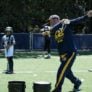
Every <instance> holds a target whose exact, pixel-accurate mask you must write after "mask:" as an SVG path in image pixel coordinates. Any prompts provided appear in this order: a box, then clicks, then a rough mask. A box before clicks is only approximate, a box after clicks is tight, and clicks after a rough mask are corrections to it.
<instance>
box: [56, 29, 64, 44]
mask: <svg viewBox="0 0 92 92" xmlns="http://www.w3.org/2000/svg"><path fill="white" fill-rule="evenodd" d="M63 38H64V29H63V28H59V30H57V31H56V32H55V40H56V41H57V42H58V43H60V42H63Z"/></svg>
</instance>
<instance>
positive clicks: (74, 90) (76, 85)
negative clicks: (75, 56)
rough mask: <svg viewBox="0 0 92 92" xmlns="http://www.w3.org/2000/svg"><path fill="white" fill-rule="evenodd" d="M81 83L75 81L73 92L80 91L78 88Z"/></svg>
mask: <svg viewBox="0 0 92 92" xmlns="http://www.w3.org/2000/svg"><path fill="white" fill-rule="evenodd" d="M81 84H82V82H81V81H80V80H77V83H76V84H75V85H74V88H73V92H78V91H80V90H81V89H80V88H79V87H80V86H81Z"/></svg>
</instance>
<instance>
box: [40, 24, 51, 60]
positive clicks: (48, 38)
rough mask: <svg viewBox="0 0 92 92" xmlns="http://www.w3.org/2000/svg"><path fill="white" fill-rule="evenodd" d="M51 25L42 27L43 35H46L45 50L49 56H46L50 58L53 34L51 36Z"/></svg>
mask: <svg viewBox="0 0 92 92" xmlns="http://www.w3.org/2000/svg"><path fill="white" fill-rule="evenodd" d="M49 28H50V27H49V26H44V28H42V29H41V31H42V35H43V37H44V48H43V49H44V51H46V52H47V56H46V57H45V59H50V58H51V47H50V44H51V36H50V32H49Z"/></svg>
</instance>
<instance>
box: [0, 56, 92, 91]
mask: <svg viewBox="0 0 92 92" xmlns="http://www.w3.org/2000/svg"><path fill="white" fill-rule="evenodd" d="M6 64H7V61H6V59H5V58H0V92H8V82H9V81H25V82H26V89H25V90H26V92H33V88H32V87H33V83H34V82H35V81H49V82H51V86H52V89H53V87H54V84H55V79H56V73H57V69H58V67H59V64H60V62H59V57H58V56H52V58H51V59H44V58H43V57H41V56H39V57H37V58H33V57H31V58H14V70H15V74H12V75H7V74H3V73H2V72H3V70H5V69H6ZM72 69H73V71H74V73H75V75H76V76H78V77H79V78H80V79H83V80H84V82H83V84H82V86H81V89H82V91H81V92H92V85H91V83H92V72H89V71H88V69H92V55H81V56H77V58H76V61H75V63H74V65H73V67H72ZM72 88H73V84H72V83H71V82H70V81H69V80H68V79H65V82H64V85H63V92H68V91H70V90H72Z"/></svg>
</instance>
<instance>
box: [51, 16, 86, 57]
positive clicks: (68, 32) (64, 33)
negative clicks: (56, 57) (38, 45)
mask: <svg viewBox="0 0 92 92" xmlns="http://www.w3.org/2000/svg"><path fill="white" fill-rule="evenodd" d="M86 18H87V16H82V17H78V18H76V19H73V20H70V24H66V25H63V24H62V23H58V24H56V25H55V26H54V27H53V28H52V30H51V35H52V36H53V37H54V39H55V41H56V43H57V48H58V52H59V54H60V55H61V54H63V53H67V52H74V51H76V47H75V44H74V41H73V40H74V37H73V34H72V28H71V27H72V26H73V25H74V24H76V23H80V22H81V21H82V20H85V19H86ZM62 26H63V27H62Z"/></svg>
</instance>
